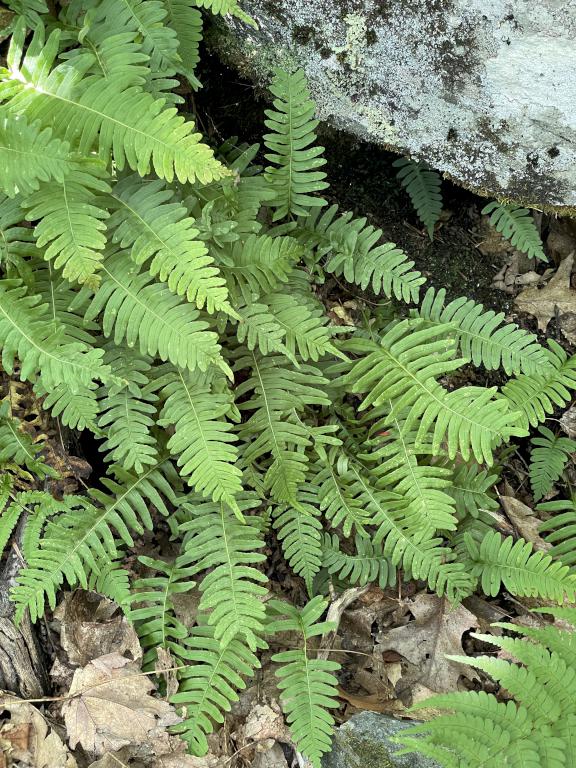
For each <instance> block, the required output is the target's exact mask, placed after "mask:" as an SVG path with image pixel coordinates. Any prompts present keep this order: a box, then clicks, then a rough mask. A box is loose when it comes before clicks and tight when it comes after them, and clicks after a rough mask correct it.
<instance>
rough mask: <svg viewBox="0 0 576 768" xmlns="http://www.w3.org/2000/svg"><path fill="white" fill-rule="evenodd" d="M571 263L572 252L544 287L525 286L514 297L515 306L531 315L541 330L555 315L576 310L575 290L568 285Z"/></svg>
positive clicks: (544, 328) (543, 329) (572, 261)
mask: <svg viewBox="0 0 576 768" xmlns="http://www.w3.org/2000/svg"><path fill="white" fill-rule="evenodd" d="M573 264H574V254H573V253H571V254H570V255H569V256H567V257H566V258H565V259H564V261H561V262H560V266H559V267H558V269H557V270H556V274H555V275H553V277H551V278H550V280H549V281H548V284H547V285H546V286H545V287H544V288H541V289H540V290H538V288H534V287H531V288H526V289H525V290H524V291H522V293H521V294H520V295H519V296H518V297H517V298H516V302H515V305H516V308H517V309H519V310H520V311H521V312H527V313H528V314H530V315H533V316H534V317H535V318H536V320H537V321H538V328H539V329H540V330H541V331H545V330H546V328H547V327H548V323H549V322H550V320H551V319H552V318H553V317H556V315H559V316H561V315H564V314H567V313H573V312H576V291H574V290H573V289H572V288H571V287H570V276H571V274H572V266H573Z"/></svg>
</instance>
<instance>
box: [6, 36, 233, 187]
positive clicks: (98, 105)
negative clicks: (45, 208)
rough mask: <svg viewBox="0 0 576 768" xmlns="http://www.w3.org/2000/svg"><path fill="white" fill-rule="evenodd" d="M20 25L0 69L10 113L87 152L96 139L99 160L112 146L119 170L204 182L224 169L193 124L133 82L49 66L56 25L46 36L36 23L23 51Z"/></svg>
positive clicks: (56, 38) (65, 65)
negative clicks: (52, 129)
mask: <svg viewBox="0 0 576 768" xmlns="http://www.w3.org/2000/svg"><path fill="white" fill-rule="evenodd" d="M24 34H25V29H24V25H23V24H19V25H18V26H17V27H16V28H15V30H14V34H13V36H12V41H11V45H10V51H9V55H8V67H7V68H5V69H2V70H0V102H2V101H4V102H6V103H7V108H8V109H9V112H10V113H11V114H13V115H18V114H21V113H22V112H26V114H27V115H28V116H29V117H30V118H33V119H35V120H36V119H37V120H39V121H40V124H41V125H43V126H51V125H54V126H55V127H56V128H57V130H58V135H59V138H62V139H64V140H67V141H69V142H71V144H73V145H75V146H77V148H78V150H79V151H80V152H81V153H88V152H89V151H90V150H91V149H92V148H93V146H94V144H95V142H96V140H97V139H98V149H99V153H100V155H101V156H102V157H105V156H107V155H108V154H109V153H110V151H112V156H113V158H114V162H115V164H116V166H117V167H118V169H119V170H122V169H123V168H124V166H125V165H126V164H127V165H128V166H129V167H130V168H132V169H133V170H137V171H138V173H140V174H141V175H144V174H145V173H148V172H149V170H150V169H151V168H153V169H154V171H155V173H156V174H157V175H158V176H160V177H161V178H165V179H166V180H167V181H172V179H173V178H174V177H175V176H176V178H178V179H179V180H180V181H188V180H190V181H194V180H195V179H199V180H200V181H203V182H209V181H212V180H213V179H217V178H221V177H222V175H223V174H224V173H225V171H224V168H223V167H222V166H221V165H220V164H219V163H218V162H217V161H216V160H215V159H214V157H213V153H212V151H211V150H209V149H208V147H206V146H205V145H204V144H201V143H200V136H199V134H196V133H193V132H192V131H193V124H192V123H189V122H185V120H184V118H182V117H180V116H179V115H177V114H175V110H163V102H162V100H155V99H154V98H153V97H152V96H150V94H148V93H146V92H144V91H142V89H141V88H140V87H138V86H128V87H118V85H119V86H121V85H122V84H121V83H120V84H118V85H116V84H114V83H112V84H108V83H106V82H105V81H103V80H102V79H101V78H100V77H98V76H97V75H89V76H87V77H84V78H82V77H79V74H80V73H79V72H78V71H77V70H75V69H74V67H73V66H71V65H70V64H68V63H67V62H64V63H62V64H59V65H58V66H56V67H55V68H54V69H53V70H52V71H50V69H51V68H52V65H53V63H54V59H55V57H56V55H57V53H58V41H59V36H60V33H59V31H58V30H54V32H52V33H51V34H50V36H49V38H48V39H47V40H45V38H44V30H43V28H42V27H41V26H39V27H37V28H36V31H35V33H34V37H33V38H32V41H31V42H30V45H29V46H28V49H27V51H26V54H25V55H24Z"/></svg>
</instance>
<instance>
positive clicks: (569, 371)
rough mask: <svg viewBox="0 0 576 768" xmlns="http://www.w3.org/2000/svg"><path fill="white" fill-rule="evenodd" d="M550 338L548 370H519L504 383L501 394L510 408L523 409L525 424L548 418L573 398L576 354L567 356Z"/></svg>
mask: <svg viewBox="0 0 576 768" xmlns="http://www.w3.org/2000/svg"><path fill="white" fill-rule="evenodd" d="M547 341H548V347H549V349H548V350H547V353H548V361H549V365H548V366H546V368H545V370H544V371H539V372H537V373H532V374H530V376H527V375H525V374H520V375H519V376H517V377H516V378H515V379H510V381H508V382H507V383H506V384H505V385H504V386H503V387H502V396H503V397H504V398H505V399H506V400H507V401H508V402H509V403H510V408H512V409H514V410H515V411H516V410H517V411H520V413H521V416H522V421H521V423H522V426H525V427H526V428H528V425H530V426H532V427H537V426H538V424H540V423H541V422H543V421H546V418H547V417H548V416H549V415H550V414H551V413H553V412H554V409H555V407H556V406H559V407H561V408H562V407H564V406H565V405H566V403H568V402H569V401H570V400H571V398H572V395H571V393H570V390H575V389H576V355H573V356H572V357H568V355H567V354H566V352H565V351H564V350H563V349H562V347H561V346H560V345H559V344H558V343H557V342H556V341H554V339H548V340H547Z"/></svg>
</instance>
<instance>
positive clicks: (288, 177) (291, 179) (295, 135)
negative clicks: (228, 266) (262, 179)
mask: <svg viewBox="0 0 576 768" xmlns="http://www.w3.org/2000/svg"><path fill="white" fill-rule="evenodd" d="M270 90H271V92H272V94H273V95H274V96H275V97H276V98H275V100H274V109H273V110H272V109H267V110H266V117H267V120H265V125H266V127H267V128H268V129H269V130H270V131H272V133H267V134H265V136H264V144H265V145H266V148H267V149H268V150H269V152H268V154H266V155H265V157H266V160H268V161H269V162H270V163H272V165H271V166H269V167H268V168H267V169H266V178H267V179H268V181H269V182H270V184H271V185H272V187H273V189H274V192H275V193H276V198H275V200H274V202H273V206H274V208H275V212H274V221H277V220H278V219H283V218H284V217H286V216H289V215H290V214H293V215H295V216H305V215H306V214H307V212H308V209H309V208H313V207H317V206H323V205H325V204H326V201H325V200H323V199H322V198H321V197H316V196H315V195H314V194H313V193H315V192H320V191H322V190H323V189H326V187H327V186H328V184H327V183H326V182H325V181H324V179H325V178H326V174H325V173H324V171H319V170H317V169H318V168H322V166H323V165H325V163H326V160H324V158H323V157H322V153H323V152H324V147H316V146H314V144H315V142H316V133H315V131H316V127H317V125H318V121H317V120H314V119H313V118H314V112H315V105H314V102H313V101H311V100H310V93H309V91H308V87H307V84H306V78H305V77H304V73H303V72H302V70H298V71H297V72H295V73H294V74H292V75H290V74H288V73H287V72H284V71H283V70H280V69H277V70H276V71H275V75H274V80H273V82H272V84H271V85H270Z"/></svg>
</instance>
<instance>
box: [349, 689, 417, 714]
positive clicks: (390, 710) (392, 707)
mask: <svg viewBox="0 0 576 768" xmlns="http://www.w3.org/2000/svg"><path fill="white" fill-rule="evenodd" d="M338 695H339V697H340V698H341V699H344V701H347V702H348V704H351V705H352V706H353V707H354V709H359V710H362V711H368V712H380V714H383V715H392V714H398V713H404V712H405V711H406V707H405V706H404V704H402V702H401V701H400V700H399V699H382V698H380V696H378V694H377V693H371V694H369V695H368V696H360V695H359V694H356V693H348V692H347V691H345V690H344V689H343V688H338Z"/></svg>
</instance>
